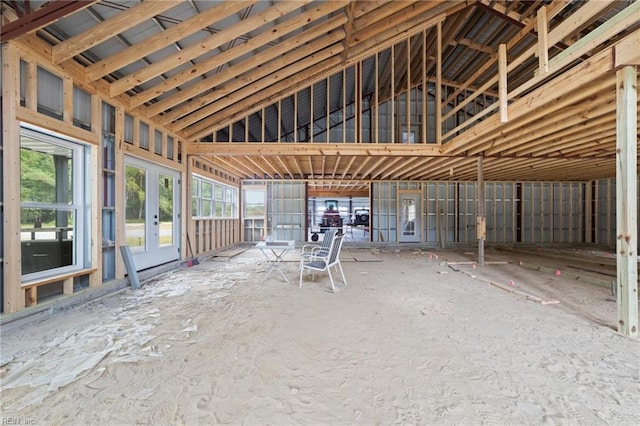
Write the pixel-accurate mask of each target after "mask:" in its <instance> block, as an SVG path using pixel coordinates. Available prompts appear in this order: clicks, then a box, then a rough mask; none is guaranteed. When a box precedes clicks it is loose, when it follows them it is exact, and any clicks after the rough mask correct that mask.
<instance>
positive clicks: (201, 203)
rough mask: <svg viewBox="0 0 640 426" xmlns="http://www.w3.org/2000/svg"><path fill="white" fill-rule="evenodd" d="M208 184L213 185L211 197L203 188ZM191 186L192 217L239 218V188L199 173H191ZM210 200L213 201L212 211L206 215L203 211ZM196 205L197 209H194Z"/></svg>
mask: <svg viewBox="0 0 640 426" xmlns="http://www.w3.org/2000/svg"><path fill="white" fill-rule="evenodd" d="M196 182H197V183H196ZM195 185H197V190H195V191H194V186H195ZM206 185H211V196H210V197H209V196H205V195H204V192H205V191H204V190H203V189H204V187H205V186H206ZM191 187H192V189H191V206H192V212H191V217H192V218H194V219H238V188H236V187H234V186H231V185H226V184H224V183H222V182H218V181H216V180H213V179H210V178H207V177H204V176H202V175H199V174H197V173H192V175H191ZM228 194H230V195H228ZM194 201H195V203H194ZM209 202H210V203H211V212H210V214H209V215H205V214H203V211H204V209H205V206H206V205H207V203H209ZM194 207H195V208H196V210H197V211H193V209H194Z"/></svg>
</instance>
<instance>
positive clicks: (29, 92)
mask: <svg viewBox="0 0 640 426" xmlns="http://www.w3.org/2000/svg"><path fill="white" fill-rule="evenodd" d="M25 72H26V76H25V77H26V78H25V83H26V84H25V88H24V89H25V90H24V91H25V106H26V107H27V108H28V109H30V110H31V111H37V110H38V64H36V63H35V62H28V63H27V66H26V69H25Z"/></svg>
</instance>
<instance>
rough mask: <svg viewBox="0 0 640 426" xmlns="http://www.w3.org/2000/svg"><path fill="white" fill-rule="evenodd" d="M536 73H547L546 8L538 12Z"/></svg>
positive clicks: (547, 33)
mask: <svg viewBox="0 0 640 426" xmlns="http://www.w3.org/2000/svg"><path fill="white" fill-rule="evenodd" d="M537 19H538V22H537V24H538V72H539V73H540V74H546V73H548V72H549V28H548V24H547V7H546V6H542V7H541V8H540V9H539V10H538V14H537Z"/></svg>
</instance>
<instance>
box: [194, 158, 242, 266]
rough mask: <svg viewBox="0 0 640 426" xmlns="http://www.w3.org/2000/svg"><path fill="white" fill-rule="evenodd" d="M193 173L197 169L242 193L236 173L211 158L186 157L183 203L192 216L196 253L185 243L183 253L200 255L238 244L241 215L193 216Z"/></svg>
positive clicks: (200, 172)
mask: <svg viewBox="0 0 640 426" xmlns="http://www.w3.org/2000/svg"><path fill="white" fill-rule="evenodd" d="M193 173H197V174H199V175H201V176H203V177H207V178H209V179H211V180H214V181H217V182H220V183H224V184H225V185H228V186H232V187H234V188H236V191H237V194H238V197H240V180H239V179H238V177H237V176H235V175H233V174H232V173H229V172H228V171H226V170H224V169H222V168H221V167H219V166H217V165H216V164H214V163H212V162H210V161H209V160H206V159H203V158H198V157H193V156H189V161H187V178H186V185H183V188H184V191H183V193H184V194H185V200H184V204H183V205H184V206H187V208H186V209H185V211H186V213H185V215H186V216H187V217H188V218H189V225H188V228H187V232H188V235H189V242H190V244H191V249H192V250H193V253H189V251H190V250H191V249H190V248H189V246H188V244H187V245H185V246H184V247H185V248H184V250H183V251H182V253H183V255H184V256H197V255H200V254H203V253H208V252H211V251H214V250H219V249H221V248H224V247H229V246H232V245H235V244H238V243H239V242H240V241H241V239H240V237H241V232H240V219H239V218H228V219H227V218H195V219H191V218H192V211H191V189H192V188H191V185H192V180H191V176H192V175H193ZM237 206H238V208H240V203H238V204H237ZM238 214H239V212H238ZM185 238H186V237H185Z"/></svg>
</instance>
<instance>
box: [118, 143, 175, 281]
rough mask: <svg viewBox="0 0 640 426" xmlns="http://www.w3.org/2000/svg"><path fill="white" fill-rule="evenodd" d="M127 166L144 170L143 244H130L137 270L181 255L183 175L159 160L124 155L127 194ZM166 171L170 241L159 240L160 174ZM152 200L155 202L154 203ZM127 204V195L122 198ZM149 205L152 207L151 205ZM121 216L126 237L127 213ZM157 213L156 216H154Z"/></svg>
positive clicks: (164, 173) (173, 259)
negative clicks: (169, 184)
mask: <svg viewBox="0 0 640 426" xmlns="http://www.w3.org/2000/svg"><path fill="white" fill-rule="evenodd" d="M127 166H132V167H136V168H139V169H143V170H145V172H146V179H145V225H144V227H145V247H144V248H143V249H135V248H132V250H131V253H132V256H133V261H134V264H135V267H136V270H137V271H141V270H143V269H148V268H152V267H154V266H158V265H162V264H164V263H168V262H171V261H175V260H179V259H180V258H181V255H180V253H181V245H182V238H181V226H182V224H181V216H182V215H181V205H182V179H181V172H180V171H179V170H175V169H171V168H168V167H165V166H161V165H159V164H155V163H152V162H149V161H145V160H142V159H139V158H136V157H132V156H129V155H125V158H124V172H125V176H124V179H123V185H124V186H125V188H124V194H125V197H126V185H127V183H126V170H127ZM160 175H165V176H169V177H173V178H174V186H173V227H172V230H171V231H172V235H173V241H172V244H169V245H164V246H163V245H161V244H160V233H159V223H158V222H159V220H158V217H157V215H158V214H159V211H158V210H159V201H160V196H159V191H158V185H159V176H160ZM154 204H155V205H154ZM123 205H124V206H125V208H126V198H125V199H124V200H123ZM150 207H153V209H152V208H150ZM123 216H124V226H125V230H124V234H125V241H126V234H127V230H126V225H127V219H126V214H125V215H123ZM154 216H156V217H154Z"/></svg>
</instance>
